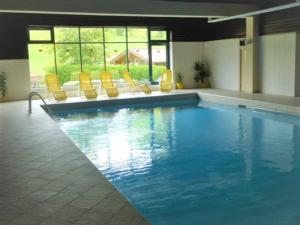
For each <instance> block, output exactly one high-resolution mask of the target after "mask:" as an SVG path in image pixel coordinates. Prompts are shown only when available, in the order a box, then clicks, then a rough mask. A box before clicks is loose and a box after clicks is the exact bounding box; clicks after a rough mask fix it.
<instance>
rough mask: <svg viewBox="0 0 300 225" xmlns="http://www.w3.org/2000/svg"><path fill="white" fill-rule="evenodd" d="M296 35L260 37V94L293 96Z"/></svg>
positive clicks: (285, 34)
mask: <svg viewBox="0 0 300 225" xmlns="http://www.w3.org/2000/svg"><path fill="white" fill-rule="evenodd" d="M295 61H296V33H284V34H276V35H266V36H262V37H260V47H259V74H260V89H261V92H262V93H266V94H275V95H286V96H295V70H296V69H295Z"/></svg>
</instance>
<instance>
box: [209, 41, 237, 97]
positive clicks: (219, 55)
mask: <svg viewBox="0 0 300 225" xmlns="http://www.w3.org/2000/svg"><path fill="white" fill-rule="evenodd" d="M204 60H205V61H206V63H207V65H208V69H209V71H210V83H211V86H212V87H213V88H218V89H225V90H235V91H238V90H239V89H240V43H239V39H225V40H217V41H209V42H205V43H204Z"/></svg>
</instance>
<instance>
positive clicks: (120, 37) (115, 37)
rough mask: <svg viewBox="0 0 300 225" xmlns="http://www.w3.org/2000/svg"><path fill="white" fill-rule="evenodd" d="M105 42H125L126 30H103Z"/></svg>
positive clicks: (121, 28)
mask: <svg viewBox="0 0 300 225" xmlns="http://www.w3.org/2000/svg"><path fill="white" fill-rule="evenodd" d="M104 33H105V42H126V35H125V33H126V30H125V28H123V27H120V28H104Z"/></svg>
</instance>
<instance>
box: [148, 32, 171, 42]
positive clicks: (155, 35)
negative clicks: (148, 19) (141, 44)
mask: <svg viewBox="0 0 300 225" xmlns="http://www.w3.org/2000/svg"><path fill="white" fill-rule="evenodd" d="M150 36H151V40H167V31H164V30H155V31H154V30H153V31H151V33H150Z"/></svg>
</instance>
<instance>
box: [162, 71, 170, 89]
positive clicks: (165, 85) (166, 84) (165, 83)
mask: <svg viewBox="0 0 300 225" xmlns="http://www.w3.org/2000/svg"><path fill="white" fill-rule="evenodd" d="M160 90H161V91H163V92H170V91H171V90H172V71H171V70H166V71H165V73H164V74H163V75H162V76H161V80H160Z"/></svg>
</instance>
